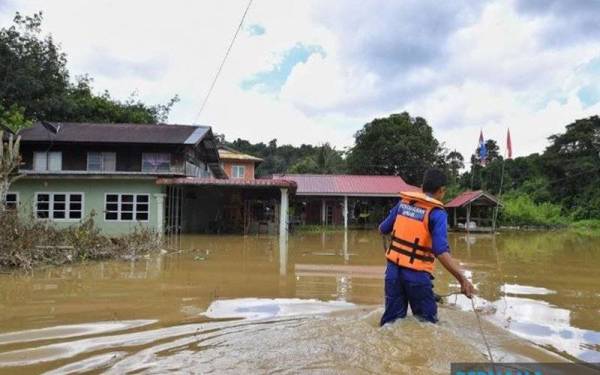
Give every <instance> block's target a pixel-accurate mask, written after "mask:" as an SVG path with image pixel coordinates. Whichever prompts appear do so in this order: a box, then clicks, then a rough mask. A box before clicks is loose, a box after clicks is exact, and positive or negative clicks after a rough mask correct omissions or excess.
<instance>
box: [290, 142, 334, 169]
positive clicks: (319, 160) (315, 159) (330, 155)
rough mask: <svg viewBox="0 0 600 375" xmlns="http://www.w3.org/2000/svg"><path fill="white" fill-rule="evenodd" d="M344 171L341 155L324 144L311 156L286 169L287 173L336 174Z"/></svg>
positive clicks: (327, 144)
mask: <svg viewBox="0 0 600 375" xmlns="http://www.w3.org/2000/svg"><path fill="white" fill-rule="evenodd" d="M343 170H344V159H343V158H342V155H341V154H340V153H339V152H338V151H336V150H335V148H333V147H331V145H330V144H329V143H325V144H323V145H321V146H320V147H317V148H316V149H315V150H314V152H313V153H312V155H309V156H305V157H304V158H303V159H301V160H300V161H298V162H296V163H294V164H293V165H292V166H291V167H290V168H288V172H289V173H315V174H336V173H340V172H342V171H343Z"/></svg>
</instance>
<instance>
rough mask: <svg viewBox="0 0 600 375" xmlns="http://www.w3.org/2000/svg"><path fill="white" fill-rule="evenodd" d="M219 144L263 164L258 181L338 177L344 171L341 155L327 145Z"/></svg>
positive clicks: (260, 166)
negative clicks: (301, 176) (302, 175)
mask: <svg viewBox="0 0 600 375" xmlns="http://www.w3.org/2000/svg"><path fill="white" fill-rule="evenodd" d="M221 139H222V142H223V143H224V144H225V145H227V146H229V147H232V148H234V149H236V150H238V151H240V152H244V153H247V154H250V155H253V156H257V157H259V158H261V159H263V160H264V161H263V162H262V163H261V164H260V165H259V166H258V168H257V170H256V175H257V176H259V177H262V176H269V175H272V174H277V173H316V174H323V173H330V174H339V173H344V172H345V170H346V167H345V160H344V158H343V155H344V154H343V152H341V151H338V150H336V149H335V148H333V147H331V145H329V143H325V144H323V145H321V146H312V145H305V144H303V145H301V146H300V147H294V146H292V145H282V146H278V145H277V140H276V139H272V140H271V141H269V143H268V144H264V143H263V142H260V143H256V144H252V143H250V142H248V141H246V140H243V139H237V140H235V141H233V142H227V141H225V140H224V137H221Z"/></svg>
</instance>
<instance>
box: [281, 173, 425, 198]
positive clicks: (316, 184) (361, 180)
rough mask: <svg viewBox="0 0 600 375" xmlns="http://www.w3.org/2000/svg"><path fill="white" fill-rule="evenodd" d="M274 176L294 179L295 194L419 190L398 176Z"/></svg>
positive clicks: (393, 193) (378, 193)
mask: <svg viewBox="0 0 600 375" xmlns="http://www.w3.org/2000/svg"><path fill="white" fill-rule="evenodd" d="M275 177H276V178H283V179H286V180H292V181H295V182H296V184H298V190H297V191H296V195H329V196H344V195H347V196H385V197H389V196H396V195H398V193H400V192H402V191H420V190H421V189H420V188H418V187H416V186H412V185H409V184H407V183H406V182H405V181H404V180H403V179H402V177H399V176H362V175H310V174H285V175H276V176H275Z"/></svg>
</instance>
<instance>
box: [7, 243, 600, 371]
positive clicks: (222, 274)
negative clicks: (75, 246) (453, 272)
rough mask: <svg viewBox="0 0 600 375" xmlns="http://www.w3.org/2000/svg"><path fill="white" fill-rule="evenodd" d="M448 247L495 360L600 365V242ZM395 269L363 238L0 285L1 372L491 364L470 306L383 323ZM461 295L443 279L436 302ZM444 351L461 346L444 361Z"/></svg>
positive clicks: (236, 250)
mask: <svg viewBox="0 0 600 375" xmlns="http://www.w3.org/2000/svg"><path fill="white" fill-rule="evenodd" d="M451 245H452V247H453V253H454V255H455V256H456V257H457V258H459V259H460V261H461V263H462V264H463V266H464V267H465V268H466V269H467V270H468V271H469V275H470V277H471V278H472V280H473V282H474V283H475V284H476V285H477V287H478V289H479V291H480V294H479V297H480V298H478V299H477V304H478V306H479V307H480V311H481V313H482V314H483V315H484V316H485V317H486V318H487V319H486V326H485V329H486V332H488V335H489V336H490V340H491V341H492V344H493V350H494V353H495V356H498V359H501V360H507V361H508V360H532V359H533V360H556V359H557V358H558V357H554V356H553V355H550V354H548V353H547V352H544V351H543V350H541V349H538V348H537V347H536V346H535V345H534V344H536V345H539V346H543V347H545V348H548V349H550V350H552V351H554V352H555V353H558V354H560V355H561V356H562V357H563V358H570V359H572V358H577V359H580V360H584V361H589V362H599V361H600V319H598V318H599V316H600V302H599V299H598V293H599V289H600V288H598V286H599V284H598V280H599V278H598V276H600V271H599V266H600V246H599V245H600V242H599V241H591V240H589V239H585V238H581V237H577V236H575V235H572V234H567V233H503V234H500V235H498V236H486V235H482V236H471V237H468V238H467V237H466V236H464V235H452V237H451ZM440 268H441V267H440ZM383 270H384V259H383V250H382V241H381V239H380V238H379V236H377V235H376V234H374V233H372V232H367V231H351V232H346V233H344V232H340V233H310V234H294V235H291V236H290V237H289V238H278V237H269V236H248V237H241V236H182V237H181V238H178V239H177V242H176V246H171V247H170V248H169V249H167V251H166V252H162V253H161V254H160V255H156V256H152V257H149V258H147V259H143V260H139V261H137V262H129V263H125V262H112V261H111V262H102V263H90V264H86V265H78V266H67V267H57V268H45V269H39V270H36V271H35V273H34V275H33V276H22V275H2V276H0V280H1V282H0V372H2V371H4V370H6V371H7V372H8V373H12V372H15V370H16V369H17V368H18V370H19V372H21V373H39V372H44V371H50V370H52V371H56V372H55V373H65V372H69V371H72V372H77V371H89V370H93V369H104V370H106V369H109V368H110V371H111V372H113V373H123V372H133V371H139V372H146V373H164V372H166V371H170V370H185V369H195V370H197V371H201V372H209V371H211V370H212V371H217V372H244V370H246V371H248V372H272V371H273V372H274V371H288V372H292V373H293V372H302V371H305V372H315V371H323V372H328V371H333V372H335V371H338V372H351V373H362V372H393V373H403V372H407V371H417V372H418V370H419V369H429V370H430V371H431V372H438V373H447V371H448V369H449V363H450V362H452V361H461V360H462V361H485V360H486V359H485V355H484V354H483V353H484V352H485V351H484V350H483V347H482V342H481V337H480V336H479V335H478V331H477V330H476V329H474V327H475V326H476V321H475V317H474V315H473V314H472V312H470V308H471V305H470V302H469V301H468V300H466V299H465V298H462V297H460V296H459V297H450V298H448V301H447V303H446V304H444V305H443V306H442V308H441V309H440V318H441V324H439V325H435V326H434V325H430V324H422V323H419V322H417V321H416V320H414V319H412V318H409V319H406V320H405V321H402V322H398V323H397V324H394V325H392V326H390V327H385V328H383V329H380V328H379V327H377V321H378V319H379V315H380V313H381V308H380V306H381V302H382V299H383V296H382V289H383ZM455 287H456V285H455V283H453V280H451V279H450V277H449V276H448V275H447V274H446V273H445V271H443V270H441V269H439V270H438V275H437V280H436V289H437V290H438V292H439V293H446V292H448V291H451V290H453V289H454V288H455ZM433 345H444V347H452V348H456V349H453V350H452V351H436V353H435V355H433V356H432V355H431V354H430V350H429V349H427V348H430V347H431V346H433ZM398 363H402V365H398ZM398 366H400V367H398Z"/></svg>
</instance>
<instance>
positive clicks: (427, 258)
mask: <svg viewBox="0 0 600 375" xmlns="http://www.w3.org/2000/svg"><path fill="white" fill-rule="evenodd" d="M390 251H395V252H397V253H399V254H402V255H406V256H407V257H410V258H411V260H412V261H411V263H413V262H414V259H418V260H420V261H423V262H427V263H433V262H434V261H435V258H434V257H432V256H427V255H420V254H416V253H415V252H414V251H408V250H404V249H401V248H399V247H397V246H394V245H393V244H392V245H391V246H390V249H389V250H388V253H389V252H390ZM413 257H414V258H413Z"/></svg>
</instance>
